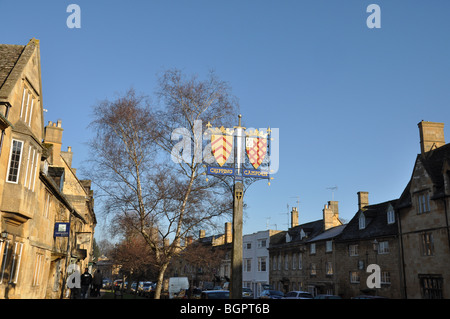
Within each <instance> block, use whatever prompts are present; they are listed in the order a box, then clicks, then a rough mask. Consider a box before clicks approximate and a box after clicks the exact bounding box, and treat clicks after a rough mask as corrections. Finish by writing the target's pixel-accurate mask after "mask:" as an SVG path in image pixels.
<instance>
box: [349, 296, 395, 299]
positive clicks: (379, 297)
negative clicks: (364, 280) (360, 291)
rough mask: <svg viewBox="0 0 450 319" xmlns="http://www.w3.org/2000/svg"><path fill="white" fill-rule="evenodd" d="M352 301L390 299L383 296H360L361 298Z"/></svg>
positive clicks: (357, 297)
mask: <svg viewBox="0 0 450 319" xmlns="http://www.w3.org/2000/svg"><path fill="white" fill-rule="evenodd" d="M352 299H389V298H387V297H382V296H372V295H360V296H356V297H353V298H352Z"/></svg>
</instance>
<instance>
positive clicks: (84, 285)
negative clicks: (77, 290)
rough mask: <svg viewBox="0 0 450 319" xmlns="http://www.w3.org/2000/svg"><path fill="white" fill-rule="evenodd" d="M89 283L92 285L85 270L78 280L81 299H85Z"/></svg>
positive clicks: (90, 276) (90, 277)
mask: <svg viewBox="0 0 450 319" xmlns="http://www.w3.org/2000/svg"><path fill="white" fill-rule="evenodd" d="M91 283H92V275H91V274H90V273H89V269H87V268H85V269H84V274H82V275H81V278H80V284H81V299H86V298H87V292H88V289H89V286H90V285H91Z"/></svg>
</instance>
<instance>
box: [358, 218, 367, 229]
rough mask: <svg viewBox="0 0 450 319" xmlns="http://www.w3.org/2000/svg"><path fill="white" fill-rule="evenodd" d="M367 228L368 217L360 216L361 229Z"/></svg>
mask: <svg viewBox="0 0 450 319" xmlns="http://www.w3.org/2000/svg"><path fill="white" fill-rule="evenodd" d="M364 228H366V217H365V216H364V214H360V215H359V229H364Z"/></svg>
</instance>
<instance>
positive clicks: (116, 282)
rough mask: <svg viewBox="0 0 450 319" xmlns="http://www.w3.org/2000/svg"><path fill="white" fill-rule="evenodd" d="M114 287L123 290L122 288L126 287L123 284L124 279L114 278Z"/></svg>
mask: <svg viewBox="0 0 450 319" xmlns="http://www.w3.org/2000/svg"><path fill="white" fill-rule="evenodd" d="M113 288H114V290H121V289H124V288H125V287H124V286H123V284H122V279H116V280H114V283H113Z"/></svg>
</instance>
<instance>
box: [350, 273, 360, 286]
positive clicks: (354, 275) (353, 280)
mask: <svg viewBox="0 0 450 319" xmlns="http://www.w3.org/2000/svg"><path fill="white" fill-rule="evenodd" d="M350 283H352V284H359V272H357V271H351V272H350Z"/></svg>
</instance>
